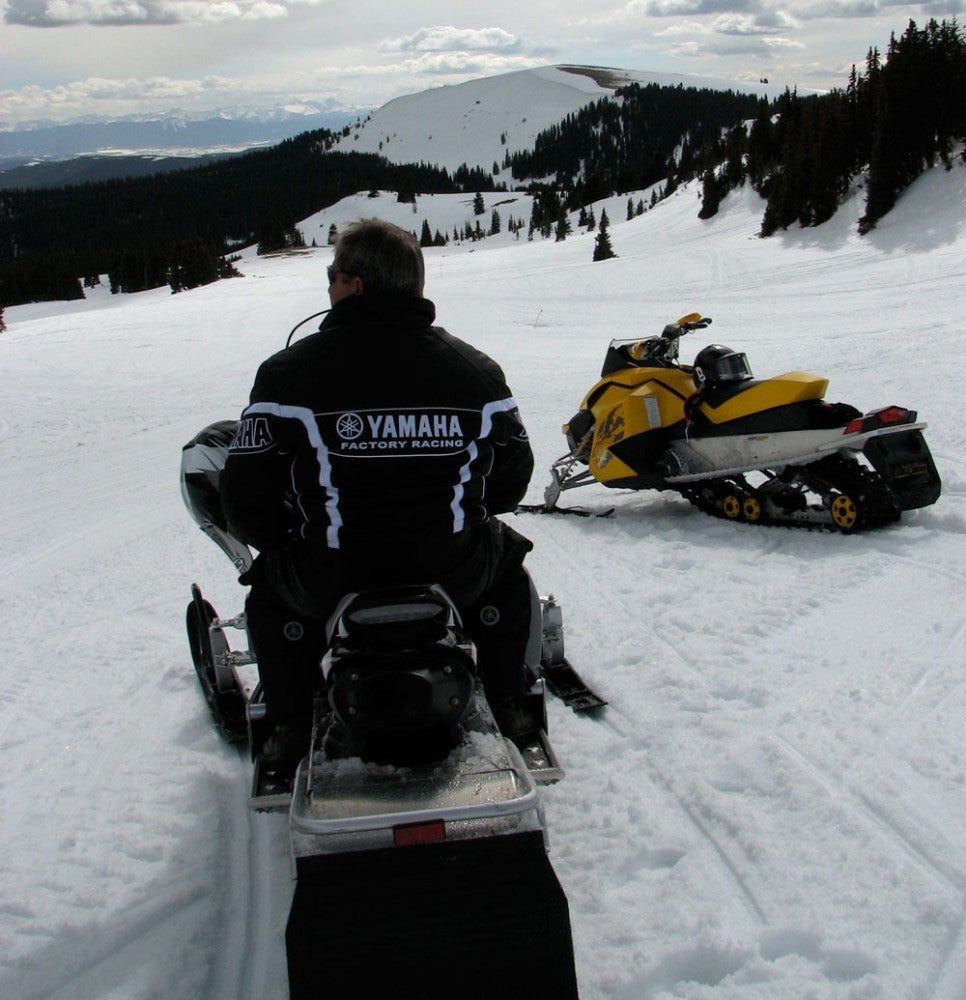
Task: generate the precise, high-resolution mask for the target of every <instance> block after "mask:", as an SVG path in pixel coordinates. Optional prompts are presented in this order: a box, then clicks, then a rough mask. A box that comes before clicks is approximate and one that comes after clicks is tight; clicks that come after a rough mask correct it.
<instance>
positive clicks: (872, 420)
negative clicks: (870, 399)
mask: <svg viewBox="0 0 966 1000" xmlns="http://www.w3.org/2000/svg"><path fill="white" fill-rule="evenodd" d="M915 419H916V414H915V413H914V412H913V411H912V410H907V409H906V408H905V407H904V406H885V407H883V408H882V409H881V410H875V411H874V412H873V413H867V414H866V415H865V416H864V417H856V418H855V420H853V421H851V422H850V423H849V425H848V426H847V427H846V428H845V433H846V434H858V433H859V432H860V431H871V430H875V428H876V427H884V426H885V425H886V424H908V423H912V422H913V421H915Z"/></svg>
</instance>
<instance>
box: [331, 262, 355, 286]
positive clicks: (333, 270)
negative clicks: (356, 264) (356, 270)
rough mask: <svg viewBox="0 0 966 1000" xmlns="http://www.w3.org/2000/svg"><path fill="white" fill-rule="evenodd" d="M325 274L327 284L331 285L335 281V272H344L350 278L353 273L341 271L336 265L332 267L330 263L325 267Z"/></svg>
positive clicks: (352, 276)
mask: <svg viewBox="0 0 966 1000" xmlns="http://www.w3.org/2000/svg"><path fill="white" fill-rule="evenodd" d="M325 273H326V276H327V277H328V279H329V284H330V285H331V284H332V283H333V282H334V281H335V276H336V275H337V274H345V275H347V276H348V277H350V278H354V277H355V275H354V274H352V273H351V272H349V271H342V270H340V269H339V268H337V267H332V266H331V265H330V266H329V267H327V268H326V269H325Z"/></svg>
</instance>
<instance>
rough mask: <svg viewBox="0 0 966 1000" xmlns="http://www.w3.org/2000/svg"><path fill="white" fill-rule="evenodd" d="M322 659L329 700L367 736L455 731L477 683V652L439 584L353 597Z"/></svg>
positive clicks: (347, 723) (344, 605)
mask: <svg viewBox="0 0 966 1000" xmlns="http://www.w3.org/2000/svg"><path fill="white" fill-rule="evenodd" d="M330 634H331V635H332V638H331V644H330V647H329V650H328V652H327V653H326V654H325V657H324V658H323V661H322V673H323V676H324V677H325V680H326V684H327V687H328V696H329V703H330V704H331V706H332V710H333V712H334V713H335V715H336V717H337V718H338V719H339V720H340V721H341V722H342V723H343V725H344V726H345V727H346V729H347V730H348V731H349V732H350V733H353V734H354V735H356V736H359V737H362V738H365V737H369V736H378V735H386V736H388V735H392V734H399V733H409V734H411V733H419V732H427V731H434V730H444V729H452V728H453V727H454V726H456V725H457V724H458V723H459V722H460V721H461V720H462V718H463V716H464V715H465V714H466V712H467V710H468V708H469V705H470V702H471V700H472V696H473V691H474V688H475V684H476V660H475V647H474V646H473V644H472V643H470V642H469V641H468V640H466V639H465V638H464V637H463V636H462V635H461V633H460V632H459V631H458V617H457V615H456V610H455V608H454V607H453V605H452V603H451V602H450V601H449V599H448V598H447V597H446V595H445V594H444V593H443V591H442V590H441V589H440V588H438V587H409V588H395V589H391V590H386V591H376V592H371V593H364V594H352V595H349V597H347V598H346V599H345V600H344V601H343V602H341V603H340V606H339V608H338V609H337V610H336V614H335V616H333V623H332V625H331V629H330Z"/></svg>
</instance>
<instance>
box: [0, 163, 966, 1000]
mask: <svg viewBox="0 0 966 1000" xmlns="http://www.w3.org/2000/svg"><path fill="white" fill-rule="evenodd" d="M505 197H506V195H493V196H490V197H489V199H488V206H487V213H488V214H487V216H486V217H484V227H485V226H486V221H487V220H488V218H489V211H490V210H491V208H492V206H493V204H494V202H495V201H497V200H500V199H503V198H505ZM468 202H469V199H465V198H464V199H458V198H449V199H444V198H435V199H429V198H420V199H419V202H418V203H417V206H416V212H415V213H414V212H413V210H412V207H411V206H408V205H398V203H396V202H395V200H394V198H393V197H392V196H390V195H384V196H381V197H380V198H379V199H366V198H365V197H361V198H359V199H357V200H355V201H353V202H352V203H349V204H344V205H340V206H335V207H334V208H333V209H331V210H329V211H328V212H326V213H323V214H322V215H320V216H317V217H315V218H313V219H312V220H310V221H308V222H307V223H306V225H305V227H304V228H305V230H306V235H307V237H308V238H309V239H311V238H312V236H313V235H317V232H318V231H321V233H322V234H323V235H324V234H325V233H326V231H327V229H328V226H329V224H331V222H333V221H335V222H337V223H338V224H340V225H341V224H342V223H343V222H344V221H345V220H346V219H348V218H351V217H354V216H359V215H366V214H375V213H376V210H377V209H378V214H381V215H384V216H387V217H391V218H392V217H395V218H397V219H398V220H399V221H401V222H403V224H406V225H408V226H409V227H410V228H413V229H416V230H417V231H418V228H419V226H420V225H421V221H422V218H423V217H428V218H429V219H430V223H431V225H432V226H434V227H436V226H437V225H439V226H441V227H442V226H445V227H446V228H447V229H448V230H450V231H451V230H452V227H453V226H454V225H461V224H462V223H463V221H465V220H466V219H471V218H472V216H471V209H470V207H469V204H468ZM625 205H626V198H617V199H613V200H612V201H611V202H610V203H609V205H608V214H609V215H610V218H611V221H612V228H611V234H612V242H613V245H614V249H615V250H616V252H617V253H618V254H619V255H620V256H619V258H618V259H616V260H611V261H607V262H603V263H596V264H595V263H592V261H591V257H592V248H593V235H586V234H579V235H574V236H572V237H570V238H569V239H568V240H566V241H565V242H563V243H555V242H553V241H546V242H542V241H540V240H539V239H538V240H537V241H535V242H532V243H528V242H527V241H526V238H525V237H526V233H525V231H524V233H523V235H522V236H521V238H520V240H516V239H514V238H513V237H512V235H510V234H508V233H506V232H504V233H503V234H501V235H500V236H499V237H496V238H494V239H491V240H487V241H484V242H482V243H477V244H465V245H463V246H459V247H457V246H450V247H447V248H440V249H433V250H429V251H428V252H427V261H428V287H427V293H428V295H429V296H430V297H431V298H433V299H434V300H435V301H436V303H437V307H438V313H439V320H440V322H441V323H442V324H443V325H445V326H447V327H448V328H449V329H450V330H451V331H452V332H454V333H456V334H457V335H459V336H462V337H464V338H465V339H467V340H469V341H471V342H472V343H474V344H476V345H478V346H479V347H481V348H482V349H484V350H485V351H487V352H489V353H490V354H492V355H493V356H494V357H495V358H497V359H498V360H499V361H500V362H501V364H502V365H503V367H504V369H505V371H506V373H507V377H508V380H509V382H510V385H511V386H512V388H513V389H514V392H515V394H516V396H517V398H518V400H519V402H520V404H521V407H522V410H523V413H524V416H525V418H526V420H527V423H528V426H529V429H530V433H531V436H532V439H533V444H534V449H535V452H536V457H537V472H536V473H535V476H534V480H533V484H532V488H531V493H530V496H529V498H528V499H529V500H531V501H533V502H538V501H539V500H540V499H541V497H542V491H543V487H544V485H545V483H546V481H547V473H546V470H547V467H548V466H549V464H550V462H551V461H552V460H553V459H554V458H556V457H557V456H558V455H559V454H560V453H561V452H563V451H564V450H565V446H564V440H563V437H562V435H561V433H560V425H561V423H562V422H563V421H564V420H566V419H567V418H568V417H569V416H570V415H571V413H572V412H573V411H574V410H575V409H576V407H577V404H578V403H579V401H580V399H581V397H582V396H583V394H584V392H585V390H586V389H587V388H588V387H589V386H590V385H591V384H592V383H593V382H594V380H595V379H596V377H597V373H598V372H599V369H600V363H601V360H602V358H603V353H604V348H605V346H606V344H607V342H608V341H609V340H610V338H611V337H614V336H621V337H629V336H634V335H638V334H644V335H650V334H653V333H655V332H657V331H659V330H660V328H661V327H662V326H663V325H664V323H665V322H667V321H669V320H672V319H674V318H676V317H678V316H680V315H682V314H683V313H686V312H688V311H691V310H699V311H701V312H704V313H706V314H709V315H711V316H713V317H714V326H713V327H712V328H711V330H710V331H706V333H704V334H698V335H696V336H698V337H701V338H702V340H701V341H699V342H694V343H688V341H685V342H684V345H683V351H682V353H683V355H684V356H685V357H690V356H692V354H693V351H696V350H697V349H698V348H699V347H701V346H703V344H704V343H706V342H708V341H710V340H714V341H719V342H724V343H726V344H728V345H729V346H732V347H734V348H736V349H739V350H744V351H746V352H747V354H748V356H749V358H750V360H751V363H752V365H753V367H754V369H755V372H756V374H757V375H759V376H764V375H768V374H772V373H777V372H780V371H784V370H788V369H792V368H804V369H808V370H813V371H816V372H819V373H821V374H823V375H826V376H828V377H829V378H830V380H831V386H830V392H829V396H830V398H833V399H841V400H844V401H847V402H850V403H852V404H854V405H856V406H859V407H860V408H866V409H868V408H872V407H875V406H880V405H886V404H891V403H898V404H904V405H908V406H911V407H913V408H916V409H918V410H919V413H920V416H921V418H923V419H925V420H926V421H928V422H929V429H928V431H927V432H926V436H927V439H928V441H929V443H930V445H931V447H932V450H933V454H934V457H935V459H936V462H937V465H938V467H939V469H940V473H941V475H942V477H943V481H944V492H943V495H942V497H941V499H940V500H939V502H938V504H936V505H935V506H933V507H930V508H927V509H925V510H921V511H915V512H911V513H908V514H906V515H904V516H903V518H902V521H901V522H900V523H899V524H897V525H895V526H892V527H889V528H888V529H885V530H882V531H878V532H876V533H873V534H869V535H859V536H854V537H850V536H843V535H838V534H832V533H823V532H806V531H797V530H787V529H774V528H761V527H750V526H745V525H740V524H731V523H725V522H721V521H717V520H714V519H712V518H709V517H707V516H705V515H703V514H701V513H699V512H698V511H697V510H695V509H694V508H692V507H690V506H689V505H688V504H687V503H686V502H684V501H683V500H681V499H676V498H675V497H673V496H670V495H663V494H662V495H659V494H654V493H631V492H617V491H607V490H604V489H602V488H598V487H593V488H590V489H588V490H586V491H584V492H583V493H581V492H578V493H574V494H568V495H565V497H564V501H563V502H564V503H565V504H566V503H575V504H576V503H580V504H582V505H585V506H589V507H592V508H598V509H603V508H605V507H607V506H610V505H613V506H615V507H616V512H615V514H614V516H613V517H612V518H609V519H581V518H567V517H559V518H553V517H540V516H534V515H526V514H518V515H514V516H513V517H512V521H513V523H514V526H515V527H517V528H519V529H520V530H521V531H523V532H524V533H525V534H527V535H528V536H529V537H530V538H532V539H533V541H534V543H535V549H534V552H533V553H532V555H531V557H530V558H529V566H530V569H531V572H532V574H533V576H534V578H535V580H536V582H537V585H538V588H539V589H540V591H541V592H542V593H547V592H552V593H554V594H555V595H556V596H557V598H558V599H559V600H560V602H561V604H562V606H563V609H564V621H565V628H566V639H567V651H568V653H569V655H570V657H571V659H572V660H573V661H574V662H575V663H576V664H577V665H578V666H579V667H580V668H581V669H582V670H583V671H584V672H585V674H586V676H587V677H588V678H589V679H590V680H591V681H592V682H593V683H594V685H596V686H597V687H598V688H599V689H600V691H601V692H602V693H603V694H604V695H605V696H606V697H607V698H608V699H609V701H610V706H609V707H608V708H607V709H606V711H605V713H604V714H603V715H602V717H600V718H598V719H591V718H586V717H578V716H576V715H574V714H572V713H571V712H569V711H568V710H566V709H564V708H563V707H562V706H561V705H560V704H559V703H557V702H552V703H551V704H550V713H551V720H550V721H551V734H552V737H553V739H554V742H555V744H556V747H557V750H558V753H559V755H560V757H561V760H562V762H563V763H564V765H565V767H566V769H567V777H566V779H565V780H564V781H563V782H562V783H560V784H558V785H556V786H553V787H550V788H548V789H546V790H545V792H544V801H545V805H546V814H547V819H548V824H549V828H550V833H551V839H552V860H553V864H554V866H555V869H556V871H557V873H558V875H559V877H560V880H561V882H562V883H563V886H564V888H565V890H566V893H567V896H568V899H569V902H570V909H571V917H572V921H573V929H574V943H575V948H576V962H577V974H578V980H579V984H580V989H581V995H582V996H583V997H584V998H586V1000H593V998H622V1000H642V998H643V1000H666V998H670V997H675V998H689V1000H726V998H727V1000H803V998H814V1000H844V998H850V1000H871V998H882V1000H962V998H963V997H964V996H966V920H964V916H966V839H964V836H963V830H964V829H966V747H964V736H966V725H964V720H966V685H964V675H963V667H964V663H966V655H964V654H966V648H964V647H966V643H964V632H966V630H964V606H966V605H964V594H966V587H964V582H966V544H964V540H966V429H964V422H963V419H962V403H961V396H962V387H963V385H964V382H966V370H964V368H966V350H964V348H966V337H964V333H963V330H964V325H966V321H964V315H966V295H964V288H966V210H964V206H966V168H964V167H961V166H958V167H957V168H956V169H955V170H954V171H952V172H951V173H946V172H944V171H942V170H940V169H937V170H934V171H932V172H930V173H929V174H927V175H926V176H924V177H923V178H922V179H920V180H919V181H918V182H917V183H916V184H915V185H914V186H913V188H912V189H911V190H910V191H909V192H908V193H907V194H906V196H904V197H903V199H902V200H901V202H900V204H899V205H898V207H897V208H896V209H895V211H894V212H893V213H892V214H891V215H890V216H889V217H887V218H886V219H885V220H884V221H883V223H882V224H881V226H880V228H879V229H878V230H876V231H875V232H874V233H872V234H871V235H870V236H868V237H866V238H863V239H860V238H859V237H858V236H856V235H855V220H856V218H857V216H858V215H859V214H861V204H860V202H859V200H858V199H856V200H853V201H852V202H850V203H849V204H848V205H847V206H846V207H845V208H844V209H843V211H842V212H841V213H840V214H839V215H838V216H836V217H835V219H833V220H832V221H831V222H829V223H828V224H826V225H825V226H823V227H821V228H820V229H816V230H805V231H797V230H796V231H793V232H789V233H787V234H783V235H779V236H777V237H775V238H773V239H771V240H767V241H763V240H760V239H758V238H757V237H756V235H755V234H756V231H757V229H758V224H759V221H760V217H761V204H760V203H758V202H757V199H756V197H755V196H754V195H752V194H750V193H748V192H741V193H738V194H736V195H733V196H731V197H730V198H729V199H728V200H727V201H726V203H725V205H724V208H723V211H722V212H721V214H720V215H719V216H718V217H717V218H715V219H713V220H710V221H708V222H701V221H700V220H698V219H697V210H698V194H697V190H696V189H695V188H694V187H691V188H687V189H684V190H682V191H680V192H678V194H677V195H676V196H675V197H673V198H671V199H669V200H668V201H666V202H664V203H662V204H660V205H659V206H658V207H657V208H655V209H653V210H651V211H648V212H647V213H645V214H644V215H642V216H640V217H638V218H635V219H634V220H633V221H630V222H626V221H624V217H625ZM600 207H601V206H598V207H597V216H598V218H599V216H600ZM528 213H529V208H528V207H527V209H526V210H525V211H522V212H520V213H519V215H521V216H522V217H524V218H527V217H528ZM513 214H514V215H516V214H517V213H516V212H515V211H514V213H513ZM435 220H438V222H437V221H435ZM319 242H323V241H322V240H321V239H320V241H319ZM330 259H331V250H330V249H328V248H326V247H322V248H319V249H316V250H309V251H306V252H305V253H302V254H296V255H289V256H279V257H273V258H257V257H254V256H252V255H251V254H246V256H245V257H244V259H243V261H242V262H241V264H240V265H239V266H240V268H241V270H242V271H243V272H244V275H245V276H244V277H243V278H239V279H234V280H230V281H223V282H219V283H217V284H214V285H211V286H208V287H206V288H201V289H197V290H195V291H192V292H185V293H182V294H179V295H171V294H170V293H169V291H168V290H167V289H166V288H165V289H159V290H156V291H152V292H146V293H142V294H140V295H135V296H116V297H111V296H110V295H109V294H108V293H107V292H106V291H105V290H103V289H95V290H94V293H93V294H92V295H91V296H90V298H89V299H88V300H87V301H86V302H82V303H74V304H63V303H54V304H50V303H48V304H44V305H35V306H22V307H18V308H13V309H8V310H7V313H6V320H7V323H8V325H9V330H8V331H7V332H6V333H5V334H3V336H2V337H0V369H2V377H0V456H2V464H0V491H2V497H3V501H2V505H0V581H2V582H0V635H2V648H3V656H2V660H0V748H2V761H3V767H2V771H0V816H2V820H0V995H2V996H3V997H5V998H11V1000H28V998H39V997H49V998H57V1000H84V998H98V1000H102V998H112V1000H142V998H143V1000H148V998H152V1000H154V998H168V997H173V996H177V997H180V998H183V1000H193V998H206V1000H207V998H218V1000H278V998H283V997H285V996H286V995H287V987H286V973H285V958H284V943H283V928H284V921H285V917H286V914H287V910H288V904H289V898H290V894H291V891H292V882H291V879H290V874H289V864H288V857H287V831H286V821H285V818H284V817H282V816H262V815H254V814H251V813H249V812H248V811H247V809H246V800H247V794H248V780H249V773H248V765H247V762H246V759H245V757H244V755H243V754H240V753H239V751H238V750H237V749H232V748H229V747H227V746H225V745H224V744H223V743H221V742H220V741H219V738H218V736H217V735H216V733H215V731H214V729H213V727H212V726H211V724H210V721H209V717H208V713H207V709H206V707H205V705H204V702H203V700H202V698H201V696H200V693H199V691H198V688H197V683H196V680H195V676H194V673H193V671H192V668H191V665H190V661H189V657H188V647H187V643H186V640H185V636H184V629H183V618H184V609H185V605H186V604H187V600H188V590H189V585H190V584H191V582H192V581H195V580H196V581H198V582H200V583H201V585H202V587H203V588H204V590H205V592H206V594H208V596H209V597H210V598H211V600H212V601H213V603H214V604H215V606H216V607H217V608H218V609H219V611H221V612H222V613H223V614H228V613H234V612H237V611H238V610H240V609H241V605H242V600H243V590H242V588H240V587H239V586H238V585H237V584H236V582H235V578H234V573H233V571H232V568H231V566H230V565H229V563H228V562H227V560H226V559H225V558H224V557H223V556H222V555H221V554H220V553H219V552H218V551H217V549H216V548H215V547H214V546H213V545H212V544H211V543H210V542H209V541H208V540H207V539H206V538H205V537H204V536H203V535H202V534H201V533H200V532H199V531H198V530H197V528H196V527H195V526H194V523H193V522H192V521H191V520H190V519H189V518H188V515H187V513H186V512H185V511H184V509H183V507H182V504H181V498H180V496H179V491H178V475H177V474H178V463H179V456H180V449H181V445H182V444H183V443H184V442H185V441H187V440H188V439H189V438H190V437H191V436H192V435H193V434H194V433H195V432H196V431H197V430H198V429H199V428H201V427H202V426H204V425H205V424H207V423H209V422H211V421H213V420H215V419H220V418H224V417H234V416H236V415H237V414H238V413H239V412H240V411H241V409H242V407H243V406H244V404H245V402H246V400H247V393H248V390H249V387H250V383H251V379H252V376H253V374H254V371H255V368H256V366H257V364H258V362H259V361H260V360H261V359H262V358H263V357H265V356H266V355H268V354H269V353H271V352H273V351H275V350H277V349H278V348H280V347H281V346H282V345H283V344H284V342H285V338H286V336H287V335H288V332H289V330H290V329H291V328H292V327H293V326H294V325H295V324H296V323H297V322H298V321H299V320H300V319H302V318H303V317H304V316H306V315H308V314H309V313H312V312H315V311H317V310H319V309H322V308H324V307H325V306H326V305H327V301H326V296H325V285H326V283H325V279H324V271H325V265H326V263H328V262H329V261H330ZM303 329H307V327H306V328H303ZM709 335H710V336H709ZM692 349H693V350H692ZM374 360H375V361H376V363H378V362H377V359H374ZM485 960H486V957H485V956H481V961H485ZM322 975H324V970H322ZM454 995H458V990H454ZM508 995H509V994H508Z"/></svg>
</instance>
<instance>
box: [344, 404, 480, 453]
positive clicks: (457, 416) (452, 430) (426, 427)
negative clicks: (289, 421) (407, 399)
mask: <svg viewBox="0 0 966 1000" xmlns="http://www.w3.org/2000/svg"><path fill="white" fill-rule="evenodd" d="M471 415H472V411H460V412H457V411H454V410H449V409H446V410H444V409H420V410H366V411H364V412H363V413H358V412H356V411H354V410H346V411H344V412H343V413H335V414H330V415H329V416H330V419H331V420H332V423H331V424H330V426H332V427H334V429H335V435H336V437H337V438H338V441H337V445H336V450H337V452H338V453H339V454H342V455H349V456H358V457H375V456H381V455H386V454H391V455H399V456H406V455H425V454H426V453H427V452H435V453H436V454H455V453H457V452H460V451H462V450H463V449H464V448H465V447H466V445H467V444H468V443H469V440H470V439H469V438H468V437H467V434H466V432H465V430H464V427H463V424H464V422H465V421H466V420H467V419H468V417H470V416H471Z"/></svg>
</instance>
